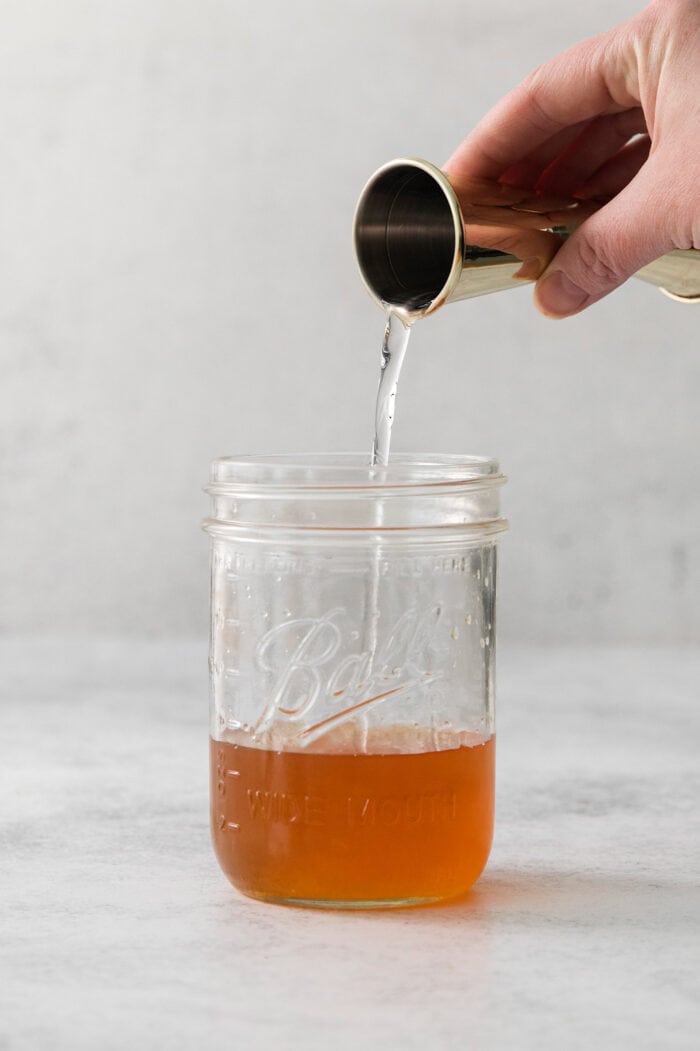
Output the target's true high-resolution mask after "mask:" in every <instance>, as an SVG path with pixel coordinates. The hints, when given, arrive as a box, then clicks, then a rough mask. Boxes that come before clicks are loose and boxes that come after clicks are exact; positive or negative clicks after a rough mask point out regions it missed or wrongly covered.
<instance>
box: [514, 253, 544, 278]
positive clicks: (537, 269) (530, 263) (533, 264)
mask: <svg viewBox="0 0 700 1051" xmlns="http://www.w3.org/2000/svg"><path fill="white" fill-rule="evenodd" d="M550 258H551V257H550ZM548 263H549V259H540V257H539V256H537V255H533V256H531V257H530V258H529V259H525V260H524V261H523V265H522V266H521V267H520V269H519V270H517V271H516V272H515V273H514V274H513V277H515V278H517V279H518V280H519V281H536V280H537V278H538V277H539V276H540V274H543V273H544V271H545V269H546V267H547V264H548Z"/></svg>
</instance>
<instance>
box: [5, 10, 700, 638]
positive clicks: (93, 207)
mask: <svg viewBox="0 0 700 1051" xmlns="http://www.w3.org/2000/svg"><path fill="white" fill-rule="evenodd" d="M642 3H643V0H615V2H614V3H610V0H586V2H585V3H582V4H577V3H563V2H562V0H527V2H524V3H516V2H514V0H488V2H482V3H477V2H476V0H471V2H469V0H440V3H437V4H431V3H427V2H426V0H333V2H332V3H329V2H328V0H266V2H265V3H259V2H253V0H235V2H226V0H197V2H195V0H148V2H147V3H144V0H100V2H99V3H95V2H89V0H60V2H59V3H57V2H56V0H30V2H27V0H0V25H1V27H2V32H1V33H0V79H1V82H2V88H1V92H0V99H1V106H2V136H1V137H0V175H1V179H2V193H1V194H0V348H1V354H2V375H1V381H0V537H1V540H2V542H1V543H0V630H16V629H21V630H28V631H33V630H36V629H37V628H39V629H40V630H49V631H71V630H88V631H92V630H95V629H98V630H105V631H116V632H119V631H141V632H146V633H150V634H158V633H161V634H162V635H163V636H165V637H167V636H168V635H169V634H170V633H172V632H174V631H175V632H178V633H184V634H188V633H189V634H192V635H196V634H198V633H200V632H202V631H204V630H205V627H206V612H205V610H206V601H207V595H206V588H205V587H203V586H202V582H203V581H204V580H205V578H206V558H207V555H206V544H205V543H204V540H203V538H202V537H201V535H199V532H198V521H199V519H200V518H201V517H203V515H204V514H205V500H204V498H203V497H202V496H201V494H200V487H201V486H202V485H203V484H204V483H205V480H206V474H207V466H208V462H209V460H210V459H212V458H213V457H214V456H217V455H222V454H226V453H236V452H246V451H248V452H256V451H268V452H279V451H282V452H289V451H295V450H312V449H330V448H333V449H350V448H355V449H362V448H366V449H367V451H368V453H369V447H370V441H371V434H370V428H371V421H372V414H373V404H372V402H373V397H374V390H375V387H376V382H377V373H378V364H379V342H380V337H381V333H382V328H383V323H382V319H381V317H380V314H379V311H378V310H377V308H376V307H375V306H374V305H373V304H372V303H371V302H370V300H369V297H368V296H366V294H365V293H364V290H363V288H362V286H361V284H360V281H359V279H358V277H357V275H356V272H355V263H354V259H353V253H352V247H351V238H350V228H351V221H352V214H353V209H354V206H355V202H356V200H357V197H358V194H359V191H360V189H361V187H362V185H363V183H364V181H365V180H366V179H367V178H368V176H369V175H370V174H371V172H372V171H373V170H374V169H375V168H376V167H377V166H378V165H379V164H381V163H383V162H384V161H386V160H388V159H389V158H391V157H394V156H397V155H401V154H412V155H418V156H421V155H422V156H425V157H427V158H429V159H431V160H434V161H436V162H438V163H440V162H442V161H444V160H445V159H446V158H447V156H448V155H449V154H450V153H451V152H452V150H453V148H454V147H455V146H456V144H457V142H458V141H459V140H460V139H461V138H462V136H463V135H464V134H465V133H466V132H467V131H468V130H469V129H470V128H471V127H472V126H473V125H474V124H475V123H476V121H477V120H478V119H479V118H480V117H481V116H482V114H483V113H484V112H485V111H486V110H487V109H488V107H489V106H490V105H491V104H492V103H493V102H495V101H496V100H497V99H498V97H499V96H500V95H502V94H503V93H504V92H505V91H506V90H507V89H508V88H510V87H511V86H512V85H513V84H515V83H516V82H517V81H518V80H519V79H520V78H521V77H522V76H524V75H525V74H526V73H527V72H529V70H530V69H531V68H532V67H534V66H535V65H537V64H538V63H539V62H542V61H544V60H545V59H547V58H549V57H551V56H553V55H555V54H557V53H558V52H559V51H561V50H562V49H563V48H564V47H566V46H568V45H569V44H571V43H572V42H573V41H575V40H577V39H580V38H582V37H585V36H588V35H591V34H592V33H596V32H598V31H600V30H602V29H605V28H607V27H608V26H610V25H612V24H613V23H615V22H617V21H621V20H623V19H624V18H626V17H627V16H629V15H630V14H631V13H632V12H633V11H635V10H636V9H637V8H638V7H640V6H642ZM699 319H700V308H697V309H696V308H692V307H683V306H680V305H679V304H677V303H672V302H670V301H669V300H667V299H665V298H664V297H663V296H661V295H660V294H659V293H658V292H656V291H655V290H654V289H652V288H650V287H647V286H645V285H642V284H641V283H639V282H630V283H629V284H628V285H627V286H626V287H625V288H624V289H622V290H621V291H620V292H618V293H617V294H616V295H614V296H613V297H611V298H610V299H608V300H606V301H605V302H603V303H600V304H599V305H597V306H595V307H594V308H593V309H592V310H590V311H587V312H586V313H585V314H584V315H582V316H581V317H578V318H575V319H573V320H571V321H567V322H563V323H553V322H551V321H547V320H545V319H543V318H541V317H539V316H538V315H537V314H536V312H535V311H534V309H533V308H532V306H531V304H530V293H529V291H528V290H527V289H521V290H519V291H516V292H511V293H508V294H504V295H502V296H498V297H485V298H484V299H482V300H474V301H472V302H471V303H464V304H461V305H459V306H454V307H449V308H448V309H447V310H445V311H442V312H439V313H438V315H437V316H436V317H434V318H432V319H430V320H429V321H426V322H425V323H424V324H423V325H421V326H420V328H419V329H417V330H416V333H415V336H414V339H413V342H412V346H411V348H410V350H409V352H408V357H407V361H406V368H405V372H404V377H403V380H402V383H401V390H400V393H399V400H398V406H397V422H396V429H395V444H396V448H397V449H400V450H404V451H407V450H408V451H414V452H415V451H431V450H437V451H448V452H468V453H484V454H489V455H494V456H497V457H498V458H499V459H500V460H501V462H502V464H503V467H504V470H505V471H506V473H507V474H508V475H509V477H510V483H509V485H508V487H507V489H506V490H505V494H504V498H505V504H506V512H507V514H508V516H509V517H510V518H511V520H512V523H513V538H512V540H510V541H508V543H507V545H506V547H505V548H504V557H505V559H506V560H507V566H508V572H507V575H504V582H505V581H506V580H507V586H506V587H504V589H503V592H502V603H501V613H502V616H501V626H502V629H503V637H506V636H509V637H510V638H514V639H519V640H521V641H535V642H538V641H539V642H549V641H550V640H552V639H559V640H568V641H573V642H576V643H578V642H580V641H609V640H635V639H636V640H644V641H649V640H651V641H653V640H658V641H665V642H669V643H674V642H686V641H695V642H700V594H699V593H698V586H697V584H698V580H699V579H700V569H699V566H700V530H699V529H698V522H699V521H700V457H699V456H698V449H700V413H699V412H698V405H700V352H699V348H698V344H699V342H700V341H699V339H698V322H699ZM47 530H50V538H51V541H50V543H51V547H50V551H48V552H47V551H46V548H45V545H46V542H47Z"/></svg>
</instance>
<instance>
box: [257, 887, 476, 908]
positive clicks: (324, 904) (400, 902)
mask: <svg viewBox="0 0 700 1051" xmlns="http://www.w3.org/2000/svg"><path fill="white" fill-rule="evenodd" d="M241 893H244V894H245V896H246V897H247V898H253V899H254V900H255V901H264V902H266V903H267V904H268V905H287V906H289V907H292V908H298V909H332V910H334V911H336V912H340V911H341V910H342V911H345V912H348V911H354V912H360V911H362V910H369V909H412V908H418V907H420V906H421V905H437V904H438V903H440V902H445V901H450V900H453V898H452V896H449V897H442V896H437V897H432V898H379V899H377V900H372V899H367V900H360V899H358V900H352V899H351V900H348V901H333V900H331V899H328V900H325V899H322V898H319V899H316V898H286V897H278V896H277V895H270V894H250V893H249V892H245V891H241ZM464 893H466V891H465V892H464ZM461 896H462V895H459V897H461Z"/></svg>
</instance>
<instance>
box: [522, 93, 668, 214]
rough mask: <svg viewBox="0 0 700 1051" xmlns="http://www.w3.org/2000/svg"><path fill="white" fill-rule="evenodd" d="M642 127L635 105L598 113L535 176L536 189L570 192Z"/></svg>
mask: <svg viewBox="0 0 700 1051" xmlns="http://www.w3.org/2000/svg"><path fill="white" fill-rule="evenodd" d="M646 130H647V125H646V121H645V119H644V114H643V112H642V110H641V109H640V108H639V107H637V108H635V109H630V110H625V111H624V112H623V113H613V114H609V115H607V116H604V117H598V118H597V119H596V120H594V121H592V122H591V123H590V124H588V125H587V126H586V127H585V128H584V129H583V131H581V132H580V133H579V135H578V136H577V137H576V138H575V139H574V140H573V142H570V143H569V145H568V146H567V147H566V148H565V149H564V150H563V151H562V153H560V154H559V156H558V157H556V158H555V159H554V160H553V161H552V162H551V164H550V165H549V166H548V167H547V168H546V169H545V171H544V172H543V173H542V175H541V176H540V178H539V179H538V181H537V185H536V189H537V190H539V191H542V192H544V193H555V194H561V195H563V196H564V195H566V194H573V193H574V192H575V191H576V190H577V189H578V187H579V186H581V184H582V183H583V182H585V181H586V180H587V179H588V178H590V176H591V175H593V173H594V172H596V171H597V170H598V169H599V168H600V167H601V166H602V165H603V164H604V163H605V162H606V161H607V160H609V158H610V157H612V156H613V155H614V154H616V153H618V151H619V150H620V148H621V147H622V146H624V145H625V143H627V142H628V141H629V140H630V139H631V138H632V136H633V135H639V134H640V133H643V132H646Z"/></svg>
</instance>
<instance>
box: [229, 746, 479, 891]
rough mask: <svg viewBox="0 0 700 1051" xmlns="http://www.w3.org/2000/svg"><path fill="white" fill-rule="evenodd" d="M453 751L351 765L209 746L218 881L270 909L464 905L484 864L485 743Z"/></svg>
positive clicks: (337, 758) (347, 755) (340, 757)
mask: <svg viewBox="0 0 700 1051" xmlns="http://www.w3.org/2000/svg"><path fill="white" fill-rule="evenodd" d="M382 733H383V735H384V736H385V737H386V736H387V735H388V738H389V741H390V740H391V738H392V737H393V738H395V739H398V738H396V734H398V735H399V738H400V736H401V735H402V734H403V735H405V734H406V733H410V731H409V730H408V729H407V728H400V727H397V728H396V729H395V733H394V734H392V732H391V731H390V730H384V731H382ZM464 740H465V735H463V734H462V735H457V734H455V742H456V743H458V747H453V748H449V747H441V750H439V751H429V752H414V753H400V752H393V753H392V752H391V751H388V750H387V751H386V752H384V753H382V752H377V751H375V752H372V753H371V754H362V755H357V754H352V753H351V752H348V751H337V752H319V751H312V752H305V751H304V752H279V751H271V750H267V749H264V748H250V747H248V746H245V745H240V744H234V743H231V742H223V741H214V740H212V741H211V777H212V792H211V799H212V834H213V839H214V847H215V850H216V854H217V857H218V859H219V863H220V865H221V867H222V869H223V870H224V872H225V873H226V875H227V876H228V877H229V879H230V880H231V882H232V883H233V884H234V885H235V886H236V887H238V888H239V890H241V891H243V892H244V893H245V894H248V895H251V896H252V897H256V898H264V899H268V900H273V901H285V902H294V901H297V902H299V903H304V904H319V905H322V904H328V905H333V904H348V903H349V904H352V903H354V904H356V905H357V906H360V905H363V904H364V905H379V904H387V905H389V904H398V903H408V904H410V903H416V904H417V903H419V902H426V901H435V900H440V899H443V898H449V897H454V896H456V895H458V894H461V893H463V892H464V891H465V890H467V889H468V888H469V887H470V886H471V885H472V883H474V881H475V880H476V879H477V878H478V876H479V875H480V873H481V871H482V869H483V867H484V865H485V864H486V859H487V857H488V854H489V850H490V847H491V837H492V834H493V807H494V738H490V739H489V740H488V741H479V739H478V738H477V737H476V736H474V738H473V740H474V742H478V743H472V744H464V743H459V742H463V741H464ZM378 743H380V742H378V741H377V740H374V741H373V740H372V736H371V734H370V737H369V744H370V747H372V746H373V745H374V746H376V745H377V744H378ZM446 743H447V742H446V740H445V735H444V734H443V735H442V744H443V745H444V744H446Z"/></svg>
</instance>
